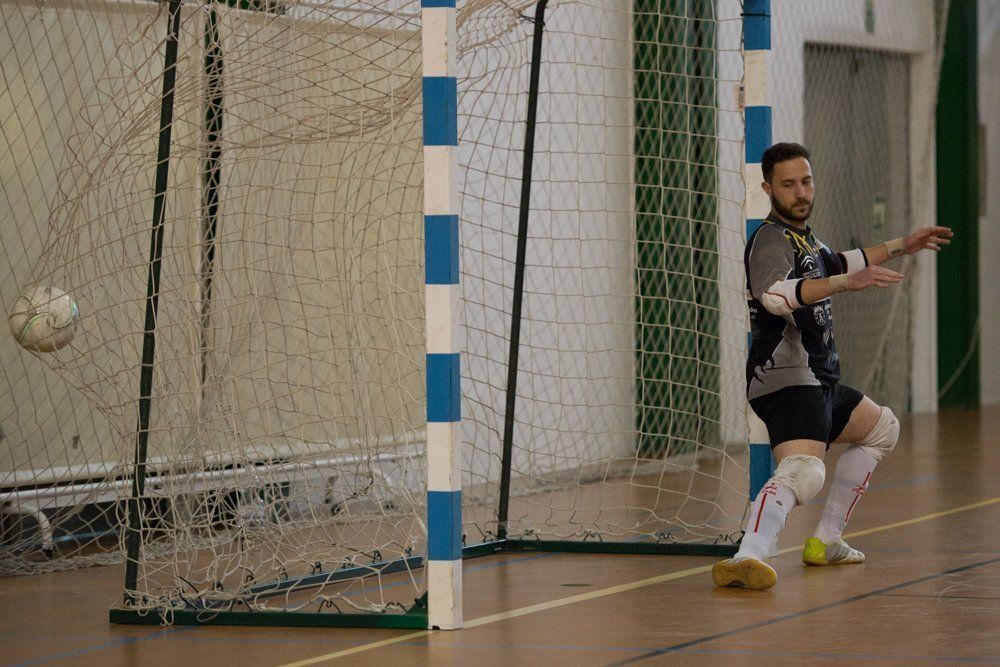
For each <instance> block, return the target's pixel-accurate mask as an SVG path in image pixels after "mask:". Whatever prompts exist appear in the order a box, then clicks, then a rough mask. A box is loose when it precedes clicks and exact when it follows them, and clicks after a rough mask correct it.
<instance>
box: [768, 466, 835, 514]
mask: <svg viewBox="0 0 1000 667" xmlns="http://www.w3.org/2000/svg"><path fill="white" fill-rule="evenodd" d="M772 479H774V480H776V481H779V482H781V483H782V484H783V485H784V486H786V487H787V488H788V490H789V491H791V492H792V493H794V494H795V500H797V501H798V504H799V505H805V504H806V503H807V502H809V501H810V500H812V499H813V496H815V495H816V494H817V493H819V490H820V489H822V488H823V482H824V481H826V466H825V465H823V461H822V460H820V459H819V458H817V457H815V456H808V455H806V454H793V455H792V456H786V457H785V458H783V459H781V462H780V463H779V464H778V467H777V468H776V469H775V471H774V477H773V478H772Z"/></svg>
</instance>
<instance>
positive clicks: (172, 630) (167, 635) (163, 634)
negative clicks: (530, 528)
mask: <svg viewBox="0 0 1000 667" xmlns="http://www.w3.org/2000/svg"><path fill="white" fill-rule="evenodd" d="M555 555H556V554H554V553H543V554H532V555H530V556H522V557H519V558H511V559H508V560H505V561H500V562H496V563H484V564H482V565H477V566H475V567H469V568H464V569H465V572H478V571H481V570H488V569H494V568H498V567H506V566H508V565H513V564H515V563H521V562H524V561H530V560H537V559H539V558H549V557H551V556H555ZM405 585H411V582H409V581H399V582H396V583H393V584H387V585H385V586H382V587H381V588H382V589H386V588H396V587H398V586H405ZM355 594H358V595H360V594H361V591H358V592H357V593H352V594H351V595H355ZM197 627H200V626H197V625H185V626H172V627H169V628H165V629H164V630H161V631H160V632H156V633H153V634H150V635H143V636H141V637H122V638H121V639H115V640H112V641H108V642H105V643H103V644H97V645H95V646H89V647H84V648H80V649H74V650H72V651H66V652H64V653H55V654H53V655H48V656H44V657H41V658H32V659H31V660H28V661H27V662H20V663H15V664H13V665H12V666H11V667H25V666H27V665H40V664H43V663H46V662H51V661H53V660H62V659H64V658H72V657H74V656H78V655H83V654H86V653H93V652H94V651H102V650H104V649H108V648H115V647H118V646H124V645H125V644H132V643H135V642H139V641H149V640H156V639H173V635H175V634H178V633H180V632H186V631H188V630H192V629H194V628H197ZM60 636H65V635H60ZM51 637H52V635H47V636H46V637H39V639H40V640H41V641H45V639H46V638H51ZM11 638H16V636H14V637H11ZM183 639H185V640H197V641H213V640H216V641H246V639H245V638H235V637H233V638H214V639H213V638H208V637H194V636H188V637H183ZM258 641H260V640H258ZM265 641H266V640H265ZM290 643H294V640H291V641H290ZM303 643H307V642H305V641H304V642H303ZM308 643H312V642H308ZM323 643H324V644H336V643H344V644H350V645H354V644H356V643H357V642H356V641H353V640H348V639H344V640H339V641H338V640H330V639H324V640H323Z"/></svg>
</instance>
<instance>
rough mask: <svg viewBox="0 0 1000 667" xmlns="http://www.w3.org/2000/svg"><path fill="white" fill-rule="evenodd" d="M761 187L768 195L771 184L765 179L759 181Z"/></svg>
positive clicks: (769, 194)
mask: <svg viewBox="0 0 1000 667" xmlns="http://www.w3.org/2000/svg"><path fill="white" fill-rule="evenodd" d="M760 187H761V189H762V190H763V191H764V192H765V193H766V194H767V196H768V197H770V196H771V184H770V183H768V182H767V181H761V182H760Z"/></svg>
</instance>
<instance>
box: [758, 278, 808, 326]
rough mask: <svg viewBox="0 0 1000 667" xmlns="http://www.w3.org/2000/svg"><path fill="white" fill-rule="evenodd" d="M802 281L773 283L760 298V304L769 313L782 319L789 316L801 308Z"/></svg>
mask: <svg viewBox="0 0 1000 667" xmlns="http://www.w3.org/2000/svg"><path fill="white" fill-rule="evenodd" d="M801 288H802V280H801V279H798V280H779V281H778V282H776V283H774V284H773V285H771V286H770V287H768V288H767V290H765V291H764V294H763V295H762V296H761V298H760V302H761V303H762V304H763V305H764V307H765V308H767V311H768V312H769V313H773V314H775V315H780V316H781V317H784V316H786V315H791V314H792V311H793V310H795V309H796V308H801V307H803V306H804V305H805V304H804V303H802V293H801V292H800V290H801Z"/></svg>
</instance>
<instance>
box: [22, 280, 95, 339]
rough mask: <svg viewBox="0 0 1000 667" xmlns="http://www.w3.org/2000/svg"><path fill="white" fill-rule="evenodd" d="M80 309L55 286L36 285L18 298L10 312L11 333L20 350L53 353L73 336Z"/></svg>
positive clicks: (67, 295) (68, 296)
mask: <svg viewBox="0 0 1000 667" xmlns="http://www.w3.org/2000/svg"><path fill="white" fill-rule="evenodd" d="M79 321H80V310H79V308H77V305H76V302H75V301H74V300H73V298H72V297H71V296H70V295H69V294H67V293H66V292H64V291H62V290H61V289H59V288H58V287H51V286H49V285H39V286H38V287H33V288H31V289H28V290H25V291H24V292H22V293H21V295H20V296H19V297H17V301H16V302H14V307H13V308H11V311H10V318H9V322H10V332H11V333H12V334H13V335H14V338H15V339H17V342H18V343H19V344H20V345H21V347H23V348H25V349H28V350H32V351H33V352H55V351H56V350H58V349H60V348H63V347H66V346H67V345H69V343H70V341H71V340H73V337H74V336H75V335H76V325H77V323H78V322H79Z"/></svg>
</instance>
